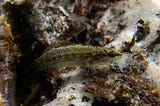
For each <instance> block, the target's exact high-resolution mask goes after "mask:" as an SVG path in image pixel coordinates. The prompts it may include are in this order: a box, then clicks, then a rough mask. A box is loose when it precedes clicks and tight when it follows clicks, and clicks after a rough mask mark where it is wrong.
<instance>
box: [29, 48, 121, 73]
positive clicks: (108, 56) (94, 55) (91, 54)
mask: <svg viewBox="0 0 160 106" xmlns="http://www.w3.org/2000/svg"><path fill="white" fill-rule="evenodd" d="M120 56H121V52H120V51H118V50H115V49H113V48H106V47H98V46H84V45H68V46H64V47H58V48H52V49H51V50H49V51H47V52H45V53H44V54H43V55H41V56H40V57H39V58H37V59H36V60H35V61H34V62H33V63H32V64H31V65H30V67H29V69H28V70H46V69H49V68H55V69H60V68H63V67H73V66H86V67H93V66H98V65H101V64H108V63H111V62H113V61H114V60H116V59H117V58H118V57H120Z"/></svg>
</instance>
